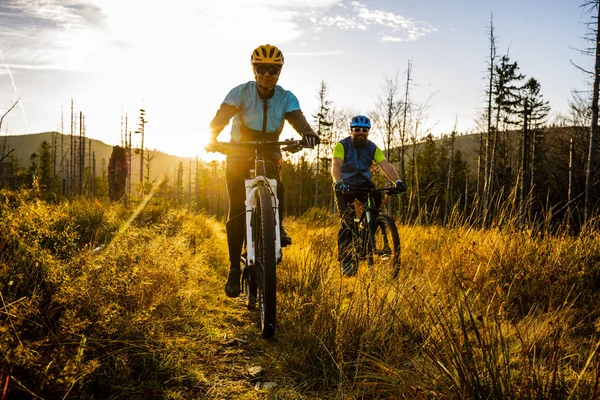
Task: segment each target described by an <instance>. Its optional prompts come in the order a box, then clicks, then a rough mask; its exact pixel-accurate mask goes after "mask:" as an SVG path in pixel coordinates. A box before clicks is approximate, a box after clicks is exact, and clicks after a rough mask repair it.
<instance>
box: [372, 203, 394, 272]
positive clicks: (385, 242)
mask: <svg viewBox="0 0 600 400" xmlns="http://www.w3.org/2000/svg"><path fill="white" fill-rule="evenodd" d="M372 246H373V248H372V249H371V250H372V252H371V254H372V256H373V265H374V266H376V267H378V268H380V269H382V270H383V271H386V270H387V271H390V272H392V276H393V277H394V278H396V277H397V276H398V274H399V273H400V235H398V228H397V227H396V223H395V222H394V220H393V219H392V218H391V217H390V216H388V215H378V216H377V217H376V218H375V221H374V224H373V241H372Z"/></svg>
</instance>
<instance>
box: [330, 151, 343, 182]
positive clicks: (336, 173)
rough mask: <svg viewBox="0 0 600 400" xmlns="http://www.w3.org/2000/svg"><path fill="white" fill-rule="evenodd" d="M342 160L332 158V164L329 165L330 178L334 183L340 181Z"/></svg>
mask: <svg viewBox="0 0 600 400" xmlns="http://www.w3.org/2000/svg"><path fill="white" fill-rule="evenodd" d="M343 162H344V160H342V159H341V158H337V157H333V162H332V163H331V177H332V178H333V181H334V182H337V181H341V180H342V163H343Z"/></svg>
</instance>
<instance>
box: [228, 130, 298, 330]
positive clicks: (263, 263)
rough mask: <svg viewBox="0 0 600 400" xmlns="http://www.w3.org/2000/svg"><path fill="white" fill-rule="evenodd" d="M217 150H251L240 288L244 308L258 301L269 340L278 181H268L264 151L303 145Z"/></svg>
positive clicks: (255, 144)
mask: <svg viewBox="0 0 600 400" xmlns="http://www.w3.org/2000/svg"><path fill="white" fill-rule="evenodd" d="M218 147H219V149H218V151H219V152H221V153H224V154H227V153H228V152H229V151H231V150H234V151H235V150H240V149H246V150H251V149H253V150H254V154H255V157H254V169H253V170H251V171H250V175H251V176H250V177H249V178H247V179H246V180H245V181H244V185H245V187H246V201H245V204H246V227H245V230H246V232H245V239H244V240H245V244H244V246H245V251H244V252H243V255H242V259H241V263H242V288H243V290H244V292H245V295H246V302H247V306H248V308H250V309H253V308H255V305H256V302H257V301H258V308H259V315H260V328H261V333H262V336H263V337H265V338H269V337H272V336H273V335H274V334H275V327H276V322H277V318H276V305H277V271H276V265H277V264H280V263H281V259H282V252H281V235H280V221H279V200H278V199H277V180H276V179H272V178H267V174H266V169H265V157H264V153H265V151H266V150H273V149H278V148H281V150H283V151H289V152H296V151H299V150H301V149H302V148H303V147H305V146H304V142H303V141H302V140H284V141H249V142H228V143H223V142H219V143H218Z"/></svg>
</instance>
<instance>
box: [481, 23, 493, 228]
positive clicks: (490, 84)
mask: <svg viewBox="0 0 600 400" xmlns="http://www.w3.org/2000/svg"><path fill="white" fill-rule="evenodd" d="M489 40H490V55H489V59H488V60H487V63H488V73H489V76H488V90H487V113H486V115H487V133H486V138H485V154H484V157H483V164H484V166H483V169H484V171H483V177H484V178H483V194H482V200H483V210H482V212H483V223H484V224H485V223H486V219H487V213H488V207H489V204H488V203H489V198H488V195H487V194H488V192H489V191H490V189H489V186H490V182H489V177H490V169H491V154H490V153H491V151H490V150H491V147H492V142H491V140H492V99H493V89H494V70H495V66H496V36H494V14H491V15H490V26H489Z"/></svg>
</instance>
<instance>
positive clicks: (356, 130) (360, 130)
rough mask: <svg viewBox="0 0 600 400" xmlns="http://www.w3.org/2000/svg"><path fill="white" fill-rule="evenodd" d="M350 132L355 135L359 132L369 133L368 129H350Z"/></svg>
mask: <svg viewBox="0 0 600 400" xmlns="http://www.w3.org/2000/svg"><path fill="white" fill-rule="evenodd" d="M352 130H353V131H354V132H356V133H359V132H364V133H369V128H352Z"/></svg>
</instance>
